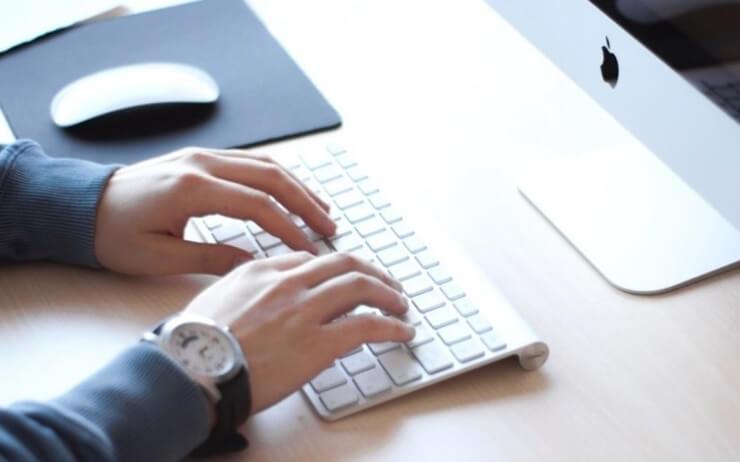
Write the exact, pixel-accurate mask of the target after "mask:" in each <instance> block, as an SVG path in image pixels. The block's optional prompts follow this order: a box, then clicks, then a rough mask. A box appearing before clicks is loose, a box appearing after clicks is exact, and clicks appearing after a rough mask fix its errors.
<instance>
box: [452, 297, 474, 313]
mask: <svg viewBox="0 0 740 462" xmlns="http://www.w3.org/2000/svg"><path fill="white" fill-rule="evenodd" d="M455 309H456V310H457V312H458V313H460V314H461V315H463V316H465V317H468V316H472V315H474V314H475V313H477V312H478V308H476V306H475V305H473V303H472V302H471V301H470V299H469V298H467V297H466V298H463V299H461V300H458V301H456V302H455Z"/></svg>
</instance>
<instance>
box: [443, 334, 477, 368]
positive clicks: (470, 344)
mask: <svg viewBox="0 0 740 462" xmlns="http://www.w3.org/2000/svg"><path fill="white" fill-rule="evenodd" d="M450 350H452V354H453V355H455V357H456V358H457V360H458V361H460V362H461V363H466V362H468V361H472V360H473V359H475V358H480V357H481V356H483V354H484V352H483V348H482V347H481V345H480V342H479V341H478V340H476V339H474V338H471V339H470V340H465V341H464V342H460V343H458V344H456V345H453V346H452V348H450Z"/></svg>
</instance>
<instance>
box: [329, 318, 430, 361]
mask: <svg viewBox="0 0 740 462" xmlns="http://www.w3.org/2000/svg"><path fill="white" fill-rule="evenodd" d="M321 328H322V330H323V333H324V334H325V338H326V339H327V343H329V344H330V345H331V346H332V348H333V350H334V351H333V354H334V357H335V358H338V357H339V356H341V355H343V354H345V353H347V352H349V351H352V350H354V349H355V348H357V347H358V346H360V345H362V344H363V343H371V342H398V343H403V342H408V341H410V340H411V339H413V338H414V335H416V330H415V329H414V327H413V326H411V325H409V324H406V323H404V322H402V321H399V320H398V319H394V318H391V317H386V316H375V315H361V316H347V317H345V318H341V319H337V320H336V321H334V322H332V323H329V324H327V325H325V326H321Z"/></svg>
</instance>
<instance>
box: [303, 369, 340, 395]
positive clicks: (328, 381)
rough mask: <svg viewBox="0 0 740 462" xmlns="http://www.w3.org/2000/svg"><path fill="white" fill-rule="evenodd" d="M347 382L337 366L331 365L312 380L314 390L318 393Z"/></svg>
mask: <svg viewBox="0 0 740 462" xmlns="http://www.w3.org/2000/svg"><path fill="white" fill-rule="evenodd" d="M345 383H347V379H346V378H345V377H344V374H342V372H341V371H340V370H339V369H338V368H337V367H336V366H331V367H329V368H327V369H324V370H323V371H321V373H320V374H319V375H317V376H316V377H314V379H313V380H311V386H312V387H313V389H314V390H316V392H317V393H321V392H324V391H326V390H330V389H332V388H334V387H338V386H339V385H343V384H345Z"/></svg>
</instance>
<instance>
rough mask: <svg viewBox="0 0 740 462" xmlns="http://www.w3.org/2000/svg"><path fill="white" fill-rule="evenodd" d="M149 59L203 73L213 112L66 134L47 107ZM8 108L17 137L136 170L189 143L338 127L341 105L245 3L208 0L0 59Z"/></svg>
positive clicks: (139, 119)
mask: <svg viewBox="0 0 740 462" xmlns="http://www.w3.org/2000/svg"><path fill="white" fill-rule="evenodd" d="M149 61H168V62H180V63H185V64H191V65H195V66H197V67H200V68H202V69H203V70H205V71H206V72H208V73H209V74H211V76H212V77H213V78H214V79H215V80H216V82H217V83H218V85H219V87H220V90H221V96H220V98H219V101H218V102H217V103H216V105H215V106H212V107H194V106H172V107H162V108H157V109H156V110H151V111H142V112H141V113H136V112H133V113H130V114H126V115H125V116H114V117H109V118H106V119H104V120H101V121H98V122H97V123H95V124H92V125H90V126H89V127H85V126H82V127H79V128H78V129H74V130H69V129H67V130H65V129H61V128H58V127H57V126H56V125H54V123H53V122H52V120H51V116H50V114H49V103H50V102H51V100H52V98H53V97H54V95H55V94H56V93H57V91H59V90H60V89H61V88H62V87H64V86H65V85H66V84H68V83H69V82H71V81H73V80H76V79H78V78H80V77H82V76H85V75H87V74H90V73H92V72H96V71H98V70H102V69H105V68H110V67H115V66H121V65H126V64H133V63H139V62H149ZM0 108H2V110H3V112H4V113H5V116H6V118H7V119H8V122H9V124H10V127H11V128H12V130H13V133H14V134H15V136H16V137H17V138H31V139H34V140H36V141H38V142H40V143H41V144H42V145H43V146H44V148H45V150H46V151H47V152H48V153H49V154H50V155H54V156H59V157H62V156H64V157H78V158H84V159H90V160H95V161H97V162H103V163H109V162H120V163H131V162H135V161H138V160H141V159H145V158H148V157H152V156H154V155H157V154H161V153H164V152H167V151H171V150H173V149H177V148H179V147H182V146H210V147H219V148H226V147H237V146H250V145H255V144H259V143H263V142H267V141H273V140H279V139H282V138H286V137H290V136H294V135H299V134H306V133H311V132H315V131H319V130H324V129H328V128H334V127H337V126H338V125H339V124H340V123H341V120H340V118H339V115H338V114H337V112H336V111H335V110H334V108H332V107H331V105H329V103H328V102H327V101H326V99H325V98H324V97H323V96H322V95H321V93H320V92H319V91H318V90H317V89H316V87H314V85H313V84H312V83H311V81H309V80H308V78H307V77H306V76H305V74H304V73H303V72H302V71H301V69H300V68H299V67H298V66H297V65H296V64H295V62H294V61H293V60H292V59H291V58H290V56H288V54H287V53H286V52H285V50H283V48H282V47H281V46H280V44H279V43H278V42H277V41H276V40H275V39H274V38H273V37H272V35H271V34H270V33H269V31H268V30H267V29H266V28H265V27H264V25H262V23H261V22H260V21H259V20H258V19H257V17H256V16H255V15H254V13H252V11H251V10H250V9H249V8H248V7H247V6H246V4H245V3H244V0H202V1H199V2H195V3H189V4H186V5H180V6H176V7H172V8H165V9H162V10H156V11H152V12H148V13H142V14H137V15H131V16H124V17H120V18H114V19H110V20H105V21H101V22H96V23H91V24H86V25H82V26H79V27H75V28H71V29H68V30H65V31H61V32H58V33H55V34H52V35H49V36H47V37H44V38H41V39H39V40H36V41H34V42H32V43H30V44H28V45H25V46H21V47H19V48H16V49H14V50H11V51H10V52H8V53H6V54H4V55H0Z"/></svg>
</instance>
